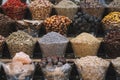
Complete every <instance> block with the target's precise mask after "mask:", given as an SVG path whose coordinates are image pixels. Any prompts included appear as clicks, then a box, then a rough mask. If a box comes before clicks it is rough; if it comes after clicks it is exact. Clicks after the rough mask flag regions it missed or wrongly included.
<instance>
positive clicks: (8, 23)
mask: <svg viewBox="0 0 120 80" xmlns="http://www.w3.org/2000/svg"><path fill="white" fill-rule="evenodd" d="M14 24H15V21H14V20H12V19H11V18H9V17H7V16H5V15H3V14H0V35H2V36H4V37H7V36H8V35H9V34H10V33H11V32H12V31H13V30H12V29H13V28H14Z"/></svg>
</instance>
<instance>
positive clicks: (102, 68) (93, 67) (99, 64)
mask: <svg viewBox="0 0 120 80" xmlns="http://www.w3.org/2000/svg"><path fill="white" fill-rule="evenodd" d="M75 64H76V65H77V67H78V69H79V71H80V72H81V74H82V78H83V79H84V80H104V78H105V73H106V71H107V69H108V67H109V64H110V63H109V62H108V61H106V60H104V59H102V58H98V57H97V56H87V57H82V58H80V59H77V60H75Z"/></svg>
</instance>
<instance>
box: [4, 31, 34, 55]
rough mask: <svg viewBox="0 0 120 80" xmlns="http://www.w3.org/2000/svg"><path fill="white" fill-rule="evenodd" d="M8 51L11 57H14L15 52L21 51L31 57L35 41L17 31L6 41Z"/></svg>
mask: <svg viewBox="0 0 120 80" xmlns="http://www.w3.org/2000/svg"><path fill="white" fill-rule="evenodd" d="M6 43H7V44H8V48H9V51H10V53H11V56H14V55H15V54H16V53H17V52H20V51H23V52H25V53H26V54H29V55H31V54H32V52H33V49H34V46H35V43H36V40H34V38H33V37H32V36H29V35H28V34H27V33H25V32H23V31H17V32H14V33H12V34H11V35H10V36H9V37H8V38H7V39H6Z"/></svg>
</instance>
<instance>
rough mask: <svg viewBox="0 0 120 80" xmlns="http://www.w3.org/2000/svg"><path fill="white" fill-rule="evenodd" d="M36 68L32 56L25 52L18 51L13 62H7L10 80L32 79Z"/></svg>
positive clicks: (6, 66)
mask: <svg viewBox="0 0 120 80" xmlns="http://www.w3.org/2000/svg"><path fill="white" fill-rule="evenodd" d="M34 68H35V67H34V65H33V64H32V61H31V59H30V57H29V56H28V55H27V54H25V53H24V52H19V53H16V55H15V56H14V57H13V59H12V62H10V63H7V64H5V69H6V70H5V71H6V74H7V78H8V80H26V78H27V79H29V80H30V76H31V75H32V73H33V71H34Z"/></svg>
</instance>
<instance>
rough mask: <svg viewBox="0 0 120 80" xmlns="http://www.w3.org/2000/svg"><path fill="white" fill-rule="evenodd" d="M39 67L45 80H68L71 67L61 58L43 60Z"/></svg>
mask: <svg viewBox="0 0 120 80" xmlns="http://www.w3.org/2000/svg"><path fill="white" fill-rule="evenodd" d="M40 66H41V68H42V71H43V73H44V74H45V78H46V80H69V74H70V71H71V68H72V67H71V65H70V64H68V63H67V62H66V60H65V59H64V58H62V57H47V58H43V59H42V61H41V63H40Z"/></svg>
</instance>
